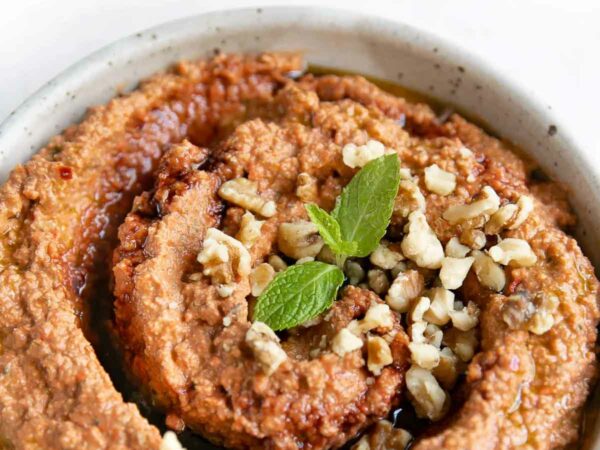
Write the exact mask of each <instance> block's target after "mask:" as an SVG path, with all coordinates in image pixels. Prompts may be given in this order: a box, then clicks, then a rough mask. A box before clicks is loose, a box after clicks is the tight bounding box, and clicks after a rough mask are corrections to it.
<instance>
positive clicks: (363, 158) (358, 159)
mask: <svg viewBox="0 0 600 450" xmlns="http://www.w3.org/2000/svg"><path fill="white" fill-rule="evenodd" d="M384 154H385V146H384V145H383V144H382V143H381V142H379V141H376V140H373V139H371V140H369V141H368V142H367V143H366V144H365V145H355V144H346V145H345V146H344V148H342V158H343V160H344V164H346V165H347V166H348V167H351V168H353V169H354V168H356V167H364V166H365V165H367V163H368V162H370V161H373V160H374V159H377V158H380V157H381V156H383V155H384Z"/></svg>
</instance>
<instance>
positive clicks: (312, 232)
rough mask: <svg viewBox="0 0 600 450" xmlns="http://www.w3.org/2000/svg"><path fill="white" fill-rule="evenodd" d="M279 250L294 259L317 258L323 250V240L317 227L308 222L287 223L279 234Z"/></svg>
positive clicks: (282, 226)
mask: <svg viewBox="0 0 600 450" xmlns="http://www.w3.org/2000/svg"><path fill="white" fill-rule="evenodd" d="M277 245H278V246H279V250H280V251H281V252H282V253H283V254H284V255H286V256H289V257H290V258H293V259H301V258H306V257H307V256H310V257H313V258H314V257H315V256H317V255H318V254H319V252H320V251H321V249H322V248H323V245H324V244H323V239H322V238H321V236H319V230H318V229H317V226H316V225H315V224H314V223H312V222H309V221H307V220H299V221H297V222H285V223H282V224H281V225H279V229H278V232H277Z"/></svg>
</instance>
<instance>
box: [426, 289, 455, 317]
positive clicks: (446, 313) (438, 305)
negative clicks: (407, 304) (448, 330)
mask: <svg viewBox="0 0 600 450" xmlns="http://www.w3.org/2000/svg"><path fill="white" fill-rule="evenodd" d="M427 295H428V296H429V298H430V300H431V304H430V306H429V309H428V310H427V311H426V312H425V314H424V315H423V317H424V318H425V320H426V321H427V322H429V323H433V324H435V325H439V326H442V325H446V324H447V323H448V322H449V321H450V311H452V310H453V309H454V293H453V292H451V291H449V290H448V289H444V288H441V287H436V288H432V289H430V290H429V292H428V293H427Z"/></svg>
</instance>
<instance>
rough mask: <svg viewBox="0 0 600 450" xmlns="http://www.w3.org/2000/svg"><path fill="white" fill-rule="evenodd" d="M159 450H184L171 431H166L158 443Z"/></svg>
mask: <svg viewBox="0 0 600 450" xmlns="http://www.w3.org/2000/svg"><path fill="white" fill-rule="evenodd" d="M159 450H185V448H184V447H183V446H182V445H181V443H180V442H179V439H177V435H176V434H175V433H174V432H173V431H170V430H169V431H166V432H165V434H164V435H163V437H162V440H161V441H160V447H159Z"/></svg>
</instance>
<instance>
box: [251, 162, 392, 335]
mask: <svg viewBox="0 0 600 450" xmlns="http://www.w3.org/2000/svg"><path fill="white" fill-rule="evenodd" d="M399 184H400V162H399V160H398V156H397V155H395V154H393V155H385V156H382V157H381V158H377V159H375V160H373V161H371V162H369V163H368V164H367V165H365V166H364V167H363V168H362V169H361V170H360V171H359V172H358V173H357V174H356V175H354V177H353V178H352V180H351V181H350V183H348V185H347V186H346V187H345V188H344V189H343V191H342V194H341V195H340V196H339V197H338V198H337V201H336V205H335V208H334V209H333V211H332V212H331V213H328V212H327V211H325V210H323V209H321V208H320V207H318V206H317V205H306V211H307V212H308V216H309V217H310V220H311V221H312V222H313V223H314V224H315V225H316V226H317V228H318V230H319V234H320V235H321V237H322V238H323V240H324V241H325V243H326V244H327V245H328V246H329V247H330V248H331V250H332V251H333V252H334V253H335V254H336V259H337V263H338V265H339V266H340V267H341V266H342V265H343V261H344V260H345V258H346V257H349V256H358V257H364V256H367V255H369V254H370V253H371V252H372V251H373V250H375V248H377V245H378V244H379V241H380V240H381V238H382V237H383V236H384V235H385V231H386V229H387V227H388V225H389V223H390V219H391V217H392V212H393V210H394V200H395V199H396V194H397V193H398V186H399ZM343 283H344V273H343V272H342V271H341V270H340V269H339V267H337V266H334V265H330V264H326V263H323V262H318V261H313V262H308V263H304V264H299V265H294V266H291V267H289V268H288V269H286V270H285V271H283V272H280V273H279V274H278V275H277V276H276V277H275V278H274V279H273V281H271V283H270V284H269V286H267V288H266V289H265V291H264V292H263V293H262V294H261V295H260V296H259V297H258V299H257V302H256V305H255V307H254V316H253V318H254V320H258V321H261V322H264V323H266V324H267V325H269V326H270V327H271V328H272V329H274V330H284V329H287V328H292V327H295V326H297V325H299V324H301V323H304V322H306V321H308V320H311V319H313V318H315V317H316V316H318V315H319V314H321V313H322V312H323V311H325V310H326V309H328V308H330V307H331V305H332V304H333V301H334V299H335V297H336V296H337V292H338V290H339V288H340V286H341V285H342V284H343Z"/></svg>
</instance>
